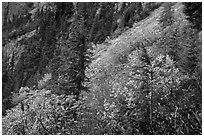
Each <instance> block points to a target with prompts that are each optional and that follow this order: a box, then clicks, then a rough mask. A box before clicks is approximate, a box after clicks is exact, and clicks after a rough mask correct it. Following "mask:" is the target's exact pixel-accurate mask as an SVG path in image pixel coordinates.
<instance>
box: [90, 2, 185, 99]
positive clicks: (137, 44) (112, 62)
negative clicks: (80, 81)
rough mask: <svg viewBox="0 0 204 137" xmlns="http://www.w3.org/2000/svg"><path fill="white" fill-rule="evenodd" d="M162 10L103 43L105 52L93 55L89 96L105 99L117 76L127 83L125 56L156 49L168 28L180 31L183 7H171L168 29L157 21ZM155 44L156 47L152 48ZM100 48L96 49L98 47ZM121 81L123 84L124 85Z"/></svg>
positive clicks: (168, 30) (178, 5) (182, 21)
mask: <svg viewBox="0 0 204 137" xmlns="http://www.w3.org/2000/svg"><path fill="white" fill-rule="evenodd" d="M169 6H170V5H169ZM164 8H165V7H164V6H161V7H160V8H158V9H156V10H155V11H154V12H152V13H151V15H150V16H149V17H148V18H146V19H144V20H142V21H140V22H138V23H135V24H134V26H133V27H132V28H131V29H129V30H127V31H125V32H124V33H123V34H121V35H120V36H119V37H117V38H116V39H112V40H107V43H108V44H107V45H108V46H106V49H105V50H103V51H102V52H98V53H96V55H95V56H97V58H96V59H95V60H94V61H93V62H92V63H91V64H90V70H91V71H93V72H92V75H91V83H92V84H93V86H92V88H93V91H94V92H96V93H93V94H104V97H105V98H106V97H107V96H109V95H110V93H109V92H110V91H111V89H112V85H111V84H110V83H109V81H110V80H113V79H116V80H117V78H119V76H120V77H124V78H125V77H126V78H125V79H126V80H127V73H129V72H128V70H126V69H128V68H127V64H128V63H129V60H128V56H129V55H131V53H132V52H134V51H138V52H140V50H141V48H143V47H145V48H147V49H151V47H153V48H159V47H158V46H159V44H158V40H159V39H162V38H164V37H165V34H166V33H167V32H168V33H169V32H171V31H173V29H172V28H175V27H176V28H179V29H182V27H185V25H187V20H186V19H185V15H184V14H182V12H181V11H182V10H183V5H182V4H181V3H177V4H176V5H174V6H172V11H173V12H172V15H170V16H172V18H173V19H174V22H173V23H172V24H170V25H169V26H165V27H163V24H162V22H161V21H160V20H161V18H162V17H163V16H165V15H164V12H165V9H164ZM156 43H157V44H158V46H156V45H155V44H156ZM101 45H102V44H101ZM101 45H98V46H99V47H100V46H101ZM155 46H156V47H155ZM151 50H153V49H151ZM158 50H159V49H158ZM158 52H159V51H158ZM98 54H100V55H98ZM163 54H164V53H163ZM139 56H140V55H139ZM157 56H158V55H157ZM138 58H139V57H138ZM154 58H156V57H154ZM136 63H137V62H136ZM129 69H130V68H129ZM88 73H89V72H88ZM121 73H124V74H123V76H121V75H122V74H121ZM125 79H124V80H123V81H124V82H125V81H126V80H125ZM118 81H120V80H118ZM120 84H124V83H120ZM98 92H102V93H98ZM90 102H92V101H90Z"/></svg>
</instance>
